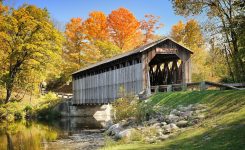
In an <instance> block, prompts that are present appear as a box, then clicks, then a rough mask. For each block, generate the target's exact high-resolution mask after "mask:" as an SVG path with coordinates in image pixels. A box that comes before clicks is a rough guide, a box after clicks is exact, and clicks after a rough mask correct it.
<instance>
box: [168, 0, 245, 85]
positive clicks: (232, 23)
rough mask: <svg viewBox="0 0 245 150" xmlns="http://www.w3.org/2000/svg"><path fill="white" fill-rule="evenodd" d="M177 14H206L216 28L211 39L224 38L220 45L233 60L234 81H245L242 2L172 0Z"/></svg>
mask: <svg viewBox="0 0 245 150" xmlns="http://www.w3.org/2000/svg"><path fill="white" fill-rule="evenodd" d="M172 3H173V6H174V9H175V12H176V13H177V14H179V15H185V16H188V15H199V14H202V13H203V14H206V15H207V16H208V18H209V20H211V21H210V22H209V23H212V24H213V26H215V27H214V28H212V29H209V31H210V32H212V36H211V37H210V38H214V36H216V38H217V39H218V38H219V36H222V37H223V38H222V39H221V41H219V42H220V43H223V48H222V49H221V50H222V52H223V54H224V55H226V54H227V56H228V58H229V59H230V60H231V61H229V62H231V66H232V72H234V73H232V74H234V77H233V78H234V80H235V81H237V82H242V81H245V61H244V60H243V58H242V52H241V50H242V49H244V48H241V47H240V48H239V41H240V40H239V39H240V38H241V37H240V36H239V35H240V34H239V30H237V29H238V27H239V26H238V24H242V22H243V19H244V17H241V16H244V10H245V9H244V8H245V3H244V1H242V0H222V1H221V0H210V1H203V0H196V1H189V0H172Z"/></svg>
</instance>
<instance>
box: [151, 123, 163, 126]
mask: <svg viewBox="0 0 245 150" xmlns="http://www.w3.org/2000/svg"><path fill="white" fill-rule="evenodd" d="M152 127H161V123H159V122H157V123H154V124H153V125H152Z"/></svg>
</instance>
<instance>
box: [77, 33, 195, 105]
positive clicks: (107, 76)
mask: <svg viewBox="0 0 245 150" xmlns="http://www.w3.org/2000/svg"><path fill="white" fill-rule="evenodd" d="M191 54H192V52H191V51H190V50H189V49H188V48H186V47H184V46H182V45H180V44H178V43H177V42H175V41H174V40H172V39H170V38H163V39H160V40H157V41H154V42H152V43H149V44H147V45H144V46H142V47H138V48H136V49H134V50H132V51H129V52H127V53H124V54H121V55H118V56H115V57H113V58H110V59H108V60H104V61H101V62H98V63H96V64H93V65H91V66H88V67H86V68H82V69H81V70H78V71H76V72H74V73H73V74H72V78H73V100H72V103H73V104H74V105H84V104H107V103H110V102H112V101H113V100H114V99H116V98H118V97H119V94H118V93H119V88H120V87H123V88H124V90H125V91H126V92H128V93H131V94H139V93H141V92H143V91H144V92H146V93H149V92H150V89H151V86H155V85H167V84H175V83H187V82H191V68H190V66H191V59H190V58H191Z"/></svg>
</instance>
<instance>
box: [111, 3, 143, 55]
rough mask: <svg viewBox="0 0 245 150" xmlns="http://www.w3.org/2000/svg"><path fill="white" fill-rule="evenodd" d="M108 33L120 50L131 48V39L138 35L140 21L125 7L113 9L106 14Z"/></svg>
mask: <svg viewBox="0 0 245 150" xmlns="http://www.w3.org/2000/svg"><path fill="white" fill-rule="evenodd" d="M108 25H109V27H110V34H111V37H112V39H113V41H114V42H115V44H116V45H117V46H118V47H119V48H120V49H122V50H124V51H125V50H127V49H130V48H133V47H135V46H137V45H134V43H132V41H133V40H134V39H135V38H137V36H138V35H139V27H140V23H139V21H138V20H137V19H136V18H135V16H134V15H133V14H132V13H131V12H130V11H129V10H127V9H126V8H119V9H117V10H113V11H112V12H111V14H109V16H108Z"/></svg>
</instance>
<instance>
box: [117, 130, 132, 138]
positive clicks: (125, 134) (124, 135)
mask: <svg viewBox="0 0 245 150" xmlns="http://www.w3.org/2000/svg"><path fill="white" fill-rule="evenodd" d="M133 131H134V129H133V128H131V129H125V130H123V131H121V132H119V133H117V134H115V138H116V139H122V138H129V137H130V136H131V134H132V132H133Z"/></svg>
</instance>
